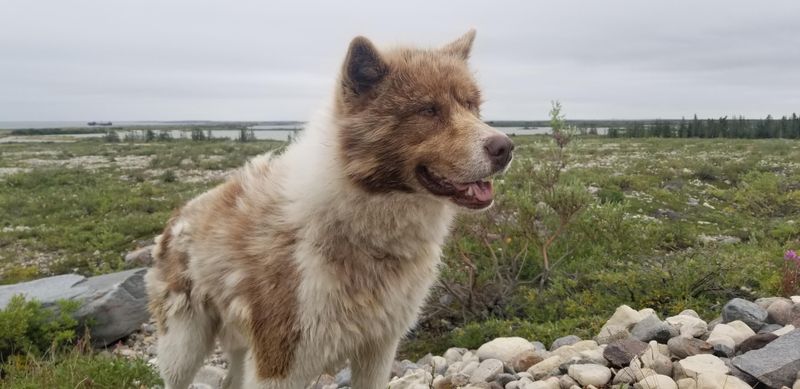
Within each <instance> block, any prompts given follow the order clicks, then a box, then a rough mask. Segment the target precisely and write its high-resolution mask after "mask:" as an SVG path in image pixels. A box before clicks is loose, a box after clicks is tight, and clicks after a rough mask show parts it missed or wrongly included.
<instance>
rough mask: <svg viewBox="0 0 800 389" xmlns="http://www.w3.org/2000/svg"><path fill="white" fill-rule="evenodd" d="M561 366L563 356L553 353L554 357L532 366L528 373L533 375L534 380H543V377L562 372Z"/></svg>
mask: <svg viewBox="0 0 800 389" xmlns="http://www.w3.org/2000/svg"><path fill="white" fill-rule="evenodd" d="M559 366H561V357H559V356H558V355H553V356H552V357H550V358H547V359H545V360H543V361H541V362H539V363H537V364H535V365H533V366H531V368H530V369H528V373H529V374H530V375H531V376H532V377H533V379H534V380H541V379H542V378H547V377H551V376H555V375H558V374H559V373H561V370H560V369H559Z"/></svg>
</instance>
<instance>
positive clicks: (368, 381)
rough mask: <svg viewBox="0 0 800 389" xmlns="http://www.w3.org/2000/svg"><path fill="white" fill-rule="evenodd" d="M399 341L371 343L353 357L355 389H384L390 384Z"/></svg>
mask: <svg viewBox="0 0 800 389" xmlns="http://www.w3.org/2000/svg"><path fill="white" fill-rule="evenodd" d="M398 342H399V340H398V339H392V340H386V341H385V342H384V341H381V342H377V343H374V342H369V343H368V344H367V345H365V346H364V347H362V348H361V349H360V350H359V352H358V353H357V354H356V355H354V356H353V358H352V360H351V361H350V362H351V366H352V368H353V389H383V388H386V387H387V384H388V383H389V378H390V377H389V374H390V372H391V371H392V362H394V356H395V353H396V352H397V344H398Z"/></svg>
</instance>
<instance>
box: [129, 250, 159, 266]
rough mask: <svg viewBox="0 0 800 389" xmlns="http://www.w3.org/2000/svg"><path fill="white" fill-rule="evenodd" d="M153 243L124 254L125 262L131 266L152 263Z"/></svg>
mask: <svg viewBox="0 0 800 389" xmlns="http://www.w3.org/2000/svg"><path fill="white" fill-rule="evenodd" d="M153 247H154V245H150V246H145V247H142V248H139V249H136V250H133V251H131V252H129V253H127V254H125V263H126V264H129V265H132V266H150V265H151V264H152V263H153V254H152V252H153Z"/></svg>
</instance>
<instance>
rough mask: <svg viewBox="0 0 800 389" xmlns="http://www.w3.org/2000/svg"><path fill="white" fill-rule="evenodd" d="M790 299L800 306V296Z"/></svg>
mask: <svg viewBox="0 0 800 389" xmlns="http://www.w3.org/2000/svg"><path fill="white" fill-rule="evenodd" d="M789 298H790V299H792V302H793V303H795V304H800V296H791V297H789Z"/></svg>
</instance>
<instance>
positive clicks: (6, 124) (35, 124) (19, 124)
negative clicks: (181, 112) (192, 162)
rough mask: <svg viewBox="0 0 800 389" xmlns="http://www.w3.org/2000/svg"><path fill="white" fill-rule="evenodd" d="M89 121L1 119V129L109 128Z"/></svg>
mask: <svg viewBox="0 0 800 389" xmlns="http://www.w3.org/2000/svg"><path fill="white" fill-rule="evenodd" d="M96 121H98V122H105V121H106V120H96ZM112 122H113V124H114V126H113V127H133V126H154V127H157V126H189V125H198V124H199V125H203V124H208V123H209V122H202V121H201V122H189V121H186V122H154V121H150V122H147V121H144V122H137V121H134V122H116V121H112ZM86 123H87V122H75V121H16V122H10V121H0V130H17V129H28V128H35V129H42V128H97V129H103V128H109V127H107V126H90V125H88V124H86Z"/></svg>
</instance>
